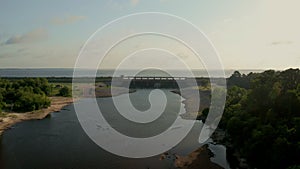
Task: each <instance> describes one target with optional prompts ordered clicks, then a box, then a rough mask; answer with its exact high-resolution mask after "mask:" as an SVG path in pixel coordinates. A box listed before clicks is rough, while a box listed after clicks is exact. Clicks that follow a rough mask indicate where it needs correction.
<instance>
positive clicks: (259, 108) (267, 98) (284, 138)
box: [220, 69, 300, 169]
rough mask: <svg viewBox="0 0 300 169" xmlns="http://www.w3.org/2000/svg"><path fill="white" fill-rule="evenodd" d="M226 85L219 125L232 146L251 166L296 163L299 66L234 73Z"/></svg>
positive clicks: (299, 130) (282, 168)
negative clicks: (245, 73)
mask: <svg viewBox="0 0 300 169" xmlns="http://www.w3.org/2000/svg"><path fill="white" fill-rule="evenodd" d="M228 85H229V89H228V91H227V101H226V105H225V110H224V114H223V117H222V120H221V123H220V127H221V128H223V129H225V131H226V138H225V139H226V140H227V141H228V142H229V143H230V144H231V145H232V147H233V148H234V149H235V150H236V151H237V152H238V153H239V154H240V155H241V156H242V157H245V158H246V159H247V161H248V163H249V164H250V166H252V167H253V168H263V169H264V168H273V169H277V168H278V169H286V168H288V167H290V168H293V167H291V166H294V165H299V164H300V161H299V157H300V71H299V69H288V70H285V71H274V70H268V71H265V72H262V73H250V74H248V75H241V74H240V73H239V72H235V73H234V74H233V75H232V76H231V77H230V78H229V79H228ZM294 168H295V167H294Z"/></svg>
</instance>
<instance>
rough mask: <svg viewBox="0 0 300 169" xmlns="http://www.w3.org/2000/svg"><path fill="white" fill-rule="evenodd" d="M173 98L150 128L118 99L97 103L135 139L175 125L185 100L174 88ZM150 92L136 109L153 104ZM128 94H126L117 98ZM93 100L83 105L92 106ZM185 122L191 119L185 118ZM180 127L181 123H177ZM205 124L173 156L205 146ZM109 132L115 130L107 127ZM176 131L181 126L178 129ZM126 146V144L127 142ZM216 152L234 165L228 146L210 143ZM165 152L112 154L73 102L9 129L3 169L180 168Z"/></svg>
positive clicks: (0, 154)
mask: <svg viewBox="0 0 300 169" xmlns="http://www.w3.org/2000/svg"><path fill="white" fill-rule="evenodd" d="M163 91H164V93H165V95H166V97H167V99H168V102H167V105H166V108H165V110H164V112H163V113H162V114H161V116H160V117H159V118H158V119H156V120H155V124H154V123H149V124H147V125H148V126H147V127H146V128H145V125H144V126H143V127H141V126H140V124H136V123H129V122H128V121H127V120H124V118H121V116H120V115H118V114H117V110H116V109H115V107H114V106H113V104H112V101H111V100H112V98H97V103H98V105H99V107H100V109H101V111H102V113H103V115H104V116H105V118H106V119H109V120H108V121H110V122H111V125H112V126H113V128H114V129H115V130H117V131H119V132H121V133H124V134H126V135H130V136H132V137H149V136H153V135H157V134H159V133H160V132H162V131H164V130H166V129H167V128H169V127H170V126H171V125H172V121H174V120H175V119H176V118H180V117H178V116H179V114H180V113H184V112H182V111H184V110H182V109H180V106H183V105H182V103H181V101H182V98H181V97H180V96H179V95H177V94H174V93H171V92H170V91H168V90H163ZM149 92H150V90H138V91H137V92H135V93H131V94H129V95H130V99H131V101H132V103H133V105H134V106H135V107H136V109H139V110H142V111H145V110H147V109H148V108H149V107H150V103H149V102H148V101H147V100H148V95H149ZM116 97H120V98H122V97H124V95H121V96H116ZM90 102H91V101H90V99H82V100H79V101H78V102H77V103H75V104H78V105H79V106H80V107H83V108H84V107H86V108H88V106H89V104H90ZM184 121H185V120H184ZM190 121H191V120H190ZM177 127H180V125H177ZM201 127H202V123H201V122H200V121H197V122H196V123H195V125H194V126H193V128H192V130H191V132H190V133H189V134H188V135H187V136H186V137H185V139H184V140H183V141H182V142H180V144H178V145H177V146H175V147H173V148H172V149H171V150H169V151H168V153H169V154H177V155H182V156H185V155H188V154H189V153H191V152H192V151H194V150H196V149H197V148H199V147H200V146H201V144H199V143H198V137H199V133H200V130H201ZM107 130H109V128H107ZM174 130H176V127H175V128H174ZM124 144H125V143H124ZM207 144H209V148H210V149H211V151H212V152H213V153H214V154H215V156H214V157H212V158H211V161H213V162H215V163H217V164H219V165H220V166H222V167H224V168H229V167H228V164H227V161H226V153H225V152H226V148H225V147H224V146H222V145H214V144H212V143H211V140H209V141H208V142H207ZM159 158H160V155H157V156H153V157H148V158H126V157H120V156H117V155H114V154H111V153H109V152H107V151H105V150H103V149H102V148H100V147H99V146H98V145H96V144H95V143H94V142H93V141H92V140H91V139H90V138H89V137H88V136H87V134H86V133H85V132H84V131H83V129H82V127H81V125H80V123H79V121H78V119H77V116H76V113H75V110H74V106H73V105H69V106H66V107H65V108H64V109H62V110H61V111H60V112H54V113H52V114H51V116H50V117H49V118H45V119H43V120H32V121H24V122H21V123H18V124H16V125H14V126H13V127H12V129H10V130H7V131H5V132H4V134H3V136H2V138H1V144H0V168H3V169H39V168H43V169H93V168H95V169H96V168H97V169H99V168H101V169H102V168H103V169H119V168H122V169H132V168H135V169H152V168H159V169H169V168H175V167H174V161H173V160H174V159H173V158H170V159H166V160H160V159H159Z"/></svg>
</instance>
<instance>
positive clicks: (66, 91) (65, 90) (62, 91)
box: [58, 86, 72, 97]
mask: <svg viewBox="0 0 300 169" xmlns="http://www.w3.org/2000/svg"><path fill="white" fill-rule="evenodd" d="M58 95H59V96H64V97H70V96H72V93H71V89H70V88H68V87H67V86H64V87H62V88H61V89H60V90H59V93H58Z"/></svg>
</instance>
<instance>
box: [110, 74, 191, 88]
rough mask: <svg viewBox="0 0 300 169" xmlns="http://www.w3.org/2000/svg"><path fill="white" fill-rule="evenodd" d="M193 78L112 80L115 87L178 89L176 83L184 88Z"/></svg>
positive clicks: (119, 78)
mask: <svg viewBox="0 0 300 169" xmlns="http://www.w3.org/2000/svg"><path fill="white" fill-rule="evenodd" d="M192 80H193V78H187V77H161V76H126V77H118V78H114V85H115V86H120V87H122V86H128V85H129V87H130V88H132V89H138V88H174V89H178V88H179V86H178V83H180V85H181V86H182V85H183V86H184V87H190V86H193V85H192Z"/></svg>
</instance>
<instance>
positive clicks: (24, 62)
mask: <svg viewBox="0 0 300 169" xmlns="http://www.w3.org/2000/svg"><path fill="white" fill-rule="evenodd" d="M0 4H1V5H0V14H1V15H0V21H1V24H0V25H1V28H0V67H1V68H50V67H51V68H71V67H73V66H74V64H75V62H76V58H77V56H78V54H79V52H80V50H81V49H82V47H83V45H84V44H85V42H86V41H87V39H88V38H89V37H90V36H91V35H92V34H93V33H94V32H95V31H96V30H97V29H99V28H100V27H101V26H103V25H105V24H107V23H109V22H110V21H113V20H115V19H117V18H119V17H122V16H126V15H129V14H134V13H137V12H152V11H155V12H162V13H168V14H172V15H176V16H178V17H182V18H184V19H186V20H187V21H189V22H191V23H193V24H194V25H195V26H197V27H198V28H199V29H200V30H202V32H203V33H204V34H205V35H206V36H207V37H208V38H209V40H210V41H211V42H212V44H213V45H214V46H215V48H216V50H217V52H218V53H219V56H220V59H221V61H222V64H223V67H224V68H225V69H235V70H236V69H276V70H283V69H286V68H290V67H292V68H299V65H300V52H299V51H298V49H300V34H299V30H300V23H299V21H297V20H298V16H299V15H300V11H299V10H298V6H300V1H296V0H291V1H272V0H262V1H236V0H231V1H226V2H225V1H224V2H214V1H198V0H192V1H189V2H185V1H179V0H173V1H171V0H154V1H145V0H122V1H111V0H104V1H89V2H84V3H83V2H79V1H63V2H61V1H47V2H45V1H33V0H28V1H17V0H11V1H3V2H1V3H0ZM53 8H55V9H56V10H55V11H54V10H52V9H53ZM159 20H160V19H158V21H159ZM121 29H122V28H121ZM175 29H178V30H181V29H182V28H181V26H177V27H176V28H175ZM124 31H134V30H125V28H124ZM110 33H111V35H110V34H108V39H105V41H109V37H110V36H111V37H112V36H114V33H113V32H110ZM149 39H150V40H149ZM143 40H145V39H143ZM146 40H147V41H149V42H151V41H152V43H154V44H159V43H165V40H163V39H162V38H160V39H158V40H157V39H155V38H153V37H150V38H149V37H148V39H147V37H146ZM105 41H104V42H103V43H105ZM139 41H140V39H138V38H136V39H133V40H132V43H128V44H126V45H123V46H121V47H120V48H119V50H118V51H114V52H112V53H111V55H110V56H108V57H107V58H108V59H107V62H106V64H105V67H106V68H109V67H113V66H114V62H116V59H118V58H119V57H122V56H125V55H127V53H126V49H127V48H128V47H131V48H136V49H138V48H139V47H140V46H141V45H142V44H143V43H139ZM166 42H168V43H169V42H171V41H170V39H169V40H166ZM134 43H135V44H134ZM136 44H138V45H136ZM168 47H169V49H170V50H172V51H173V52H174V53H175V54H176V55H178V56H179V57H181V58H182V59H183V60H184V61H185V62H187V63H188V64H190V67H191V68H202V67H203V66H202V65H201V64H199V62H195V61H194V60H193V59H191V57H190V54H189V52H187V51H186V50H185V49H183V48H180V47H178V46H176V44H175V43H174V44H170V45H169V46H168Z"/></svg>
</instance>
